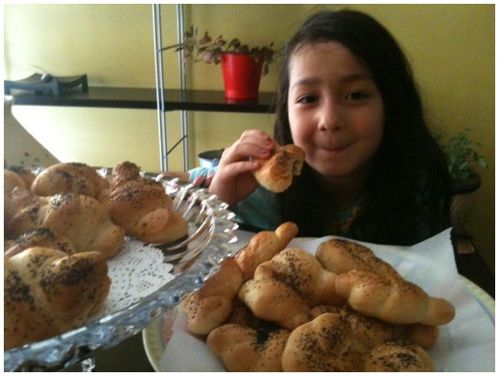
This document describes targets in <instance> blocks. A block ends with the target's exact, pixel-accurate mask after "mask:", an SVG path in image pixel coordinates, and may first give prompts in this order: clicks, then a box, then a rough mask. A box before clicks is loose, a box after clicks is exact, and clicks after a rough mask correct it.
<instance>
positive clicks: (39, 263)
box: [4, 247, 111, 350]
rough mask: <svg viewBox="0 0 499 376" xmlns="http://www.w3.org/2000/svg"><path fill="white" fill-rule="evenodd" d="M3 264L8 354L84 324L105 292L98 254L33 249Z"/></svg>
mask: <svg viewBox="0 0 499 376" xmlns="http://www.w3.org/2000/svg"><path fill="white" fill-rule="evenodd" d="M4 261H5V263H4V341H5V342H4V345H5V349H6V350H9V349H12V348H15V347H18V346H21V345H24V344H27V343H31V342H35V341H40V340H43V339H47V338H50V337H53V336H56V335H59V334H62V333H64V332H66V331H68V330H70V329H74V328H77V327H79V326H81V325H83V324H85V322H86V320H88V318H89V317H90V316H91V315H92V314H94V313H96V312H97V311H98V310H99V309H100V307H101V305H102V303H103V302H104V300H105V299H106V297H107V294H108V293H109V288H110V285H111V280H110V279H109V277H108V275H107V271H108V269H107V263H106V260H105V259H104V257H102V255H101V254H100V253H99V252H83V253H78V254H75V255H71V256H68V255H67V254H66V253H64V252H62V251H59V250H57V249H53V248H45V247H34V248H29V249H26V250H24V251H22V252H21V253H18V254H16V255H14V256H12V257H10V258H6V259H5V260H4Z"/></svg>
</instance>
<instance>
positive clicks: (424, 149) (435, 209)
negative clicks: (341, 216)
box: [274, 10, 450, 244]
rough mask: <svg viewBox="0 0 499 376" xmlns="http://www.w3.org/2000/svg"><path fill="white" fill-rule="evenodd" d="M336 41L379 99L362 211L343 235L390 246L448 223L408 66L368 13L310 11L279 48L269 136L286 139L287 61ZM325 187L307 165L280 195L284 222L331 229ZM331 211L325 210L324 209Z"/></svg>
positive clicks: (314, 231) (443, 177) (310, 232)
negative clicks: (381, 124)
mask: <svg viewBox="0 0 499 376" xmlns="http://www.w3.org/2000/svg"><path fill="white" fill-rule="evenodd" d="M328 41H335V42H339V43H341V44H342V45H344V46H345V47H346V48H348V49H349V50H350V51H351V52H352V53H353V54H354V55H355V56H356V57H357V58H358V59H359V61H361V62H363V63H364V64H365V65H366V66H367V67H368V69H369V70H370V72H371V74H372V76H373V79H374V82H375V84H376V85H377V87H378V90H379V91H380V93H381V96H382V98H383V105H384V111H385V128H384V134H383V139H382V141H381V145H380V147H379V149H378V152H377V154H376V156H375V160H374V161H373V168H372V170H371V173H370V175H369V177H368V179H367V182H366V184H367V192H366V195H365V197H364V199H363V201H362V205H361V215H360V216H359V217H358V218H357V219H356V222H355V223H354V226H352V230H351V232H350V233H348V234H347V235H348V236H351V237H354V238H357V239H359V240H364V241H371V242H381V243H389V244H413V243H415V242H418V241H420V240H423V239H424V238H425V237H429V236H431V235H433V234H435V233H437V232H439V231H441V230H443V229H445V228H446V227H448V226H449V201H450V177H449V174H448V171H447V162H446V157H445V155H444V153H443V152H442V150H441V149H440V147H439V146H438V144H437V143H436V141H435V140H434V138H433V137H432V135H431V133H430V131H429V129H428V127H427V124H426V121H425V119H424V114H423V107H422V103H421V98H420V96H419V93H418V91H417V88H416V86H415V83H414V80H413V76H412V71H411V68H410V66H409V64H408V62H407V60H406V58H405V56H404V53H403V52H402V50H401V49H400V47H399V46H398V44H397V42H396V41H395V39H394V38H393V37H392V36H391V34H390V33H389V32H388V31H387V30H386V29H385V28H384V27H383V26H382V25H381V24H379V23H378V22H377V21H376V20H375V19H373V18H372V17H370V16H369V15H367V14H364V13H361V12H357V11H352V10H340V11H323V12H319V13H316V14H314V15H312V16H311V17H310V18H309V19H308V20H306V21H305V23H304V24H303V25H302V27H301V28H300V29H299V30H298V31H297V32H296V33H295V35H294V36H293V37H292V38H291V40H290V41H289V42H288V44H287V45H286V47H285V55H284V59H285V60H284V66H283V69H282V72H281V77H280V84H279V89H278V93H277V102H276V124H275V128H274V136H275V138H276V140H277V141H278V142H279V143H280V144H282V145H284V144H289V143H293V139H292V137H291V130H290V126H289V118H288V107H287V100H288V89H289V69H288V67H289V61H290V59H291V57H292V56H293V53H294V52H295V51H296V49H297V48H300V46H302V45H304V44H310V43H312V44H313V43H320V42H328ZM328 197H330V195H328V192H327V187H326V184H325V183H323V182H322V179H321V178H320V177H319V176H318V175H317V174H316V172H315V171H314V170H312V169H311V168H310V167H309V166H307V165H305V167H304V169H303V171H302V175H301V176H300V177H298V178H297V179H295V182H294V183H293V186H292V187H291V188H290V189H289V190H288V191H286V192H284V193H283V194H281V195H280V197H279V199H280V202H281V207H282V211H283V219H284V220H293V221H295V222H296V223H297V224H298V225H299V227H300V230H301V235H302V236H323V235H326V234H329V233H331V231H330V230H329V224H330V221H331V219H332V217H331V216H330V215H328V211H327V210H325V209H324V208H327V205H328V202H329V201H330V200H331V199H330V198H328ZM330 212H331V211H329V213H330Z"/></svg>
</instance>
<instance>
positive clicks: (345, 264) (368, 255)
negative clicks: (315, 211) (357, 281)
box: [316, 239, 400, 278]
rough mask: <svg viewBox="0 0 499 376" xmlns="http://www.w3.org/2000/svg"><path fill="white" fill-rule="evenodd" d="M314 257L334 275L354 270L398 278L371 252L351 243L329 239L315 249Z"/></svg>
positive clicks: (389, 267) (395, 272) (387, 265)
mask: <svg viewBox="0 0 499 376" xmlns="http://www.w3.org/2000/svg"><path fill="white" fill-rule="evenodd" d="M316 257H317V259H318V260H319V261H320V263H321V264H322V266H323V267H324V268H325V269H327V270H329V271H331V272H333V273H336V274H341V273H345V272H348V271H349V270H353V269H356V270H365V271H369V272H373V273H376V274H379V275H383V276H385V277H393V278H400V276H399V274H398V272H397V270H395V269H394V268H393V267H392V266H391V265H390V264H388V263H387V262H385V261H383V260H381V259H380V258H378V257H376V255H375V254H374V252H373V251H372V250H370V249H369V248H367V247H364V246H363V245H361V244H358V243H355V242H352V241H348V240H341V239H331V240H328V241H326V242H324V243H321V244H320V245H319V247H317V252H316Z"/></svg>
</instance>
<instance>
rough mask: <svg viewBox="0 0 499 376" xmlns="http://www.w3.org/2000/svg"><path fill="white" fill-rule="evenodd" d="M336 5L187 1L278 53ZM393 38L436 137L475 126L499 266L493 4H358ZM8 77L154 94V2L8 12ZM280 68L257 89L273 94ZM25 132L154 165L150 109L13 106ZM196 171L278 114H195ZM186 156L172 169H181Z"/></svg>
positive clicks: (195, 84)
mask: <svg viewBox="0 0 499 376" xmlns="http://www.w3.org/2000/svg"><path fill="white" fill-rule="evenodd" d="M334 7H338V5H186V6H185V13H186V21H187V22H186V25H190V24H191V23H192V24H195V25H197V26H199V28H200V29H201V31H204V30H209V31H210V32H211V34H213V35H219V34H222V35H224V36H226V37H228V38H230V37H239V38H240V39H241V40H243V41H247V42H249V43H260V44H267V43H268V42H269V41H274V42H275V44H276V45H277V46H282V44H283V43H284V41H285V40H286V39H287V38H288V37H289V35H290V34H291V33H292V32H293V30H294V29H295V28H296V27H297V26H298V25H299V24H300V23H301V21H302V20H303V19H304V18H305V17H306V16H308V15H309V14H310V13H312V12H313V11H315V10H318V9H320V8H334ZM349 7H351V8H354V9H360V10H365V11H367V12H369V13H370V14H372V15H373V16H375V17H376V18H377V19H379V20H380V21H381V22H382V23H383V24H385V25H386V26H387V28H388V29H390V30H391V31H392V33H393V34H394V35H395V37H396V38H397V39H398V40H399V42H400V44H401V46H402V48H403V49H404V50H405V52H406V53H407V55H408V58H409V60H410V62H411V64H412V66H413V68H414V72H415V76H416V78H417V81H418V83H419V85H420V87H421V92H422V94H423V99H424V103H425V105H426V107H427V110H428V116H429V118H430V121H431V124H432V125H433V127H434V129H436V130H439V131H443V132H446V133H452V132H455V131H459V130H462V129H464V128H467V127H469V128H471V129H473V132H472V135H473V137H474V138H475V139H476V140H477V141H478V142H480V143H481V144H482V149H481V152H482V153H483V154H485V156H486V157H487V159H488V161H489V168H488V169H487V170H485V171H481V174H482V178H483V186H482V188H481V190H480V192H479V197H478V204H477V208H476V210H475V212H474V214H473V216H472V218H471V220H470V222H469V223H468V226H467V227H468V229H469V230H470V232H471V233H472V234H473V236H474V241H475V243H476V245H477V246H478V248H479V249H480V251H481V252H482V254H483V255H484V257H485V258H486V259H487V261H488V262H489V264H490V265H493V262H494V200H495V198H494V171H495V161H494V102H495V97H494V63H495V62H494V28H495V19H494V5H452V4H450V5H351V6H349ZM162 16H163V32H164V44H165V45H168V44H172V43H174V42H175V40H176V23H175V6H174V5H163V6H162ZM4 17H5V20H4V21H5V22H4V30H5V35H4V36H5V56H4V75H5V77H6V78H7V79H20V78H24V77H26V76H28V75H30V74H32V73H33V72H41V71H42V70H46V71H48V72H50V73H52V74H55V75H76V74H81V73H87V74H88V76H89V81H90V85H92V86H126V87H153V86H154V58H153V39H152V35H153V34H152V10H151V6H150V5H114V4H113V5H104V4H101V5H62V4H61V5H40V4H24V5H14V4H10V5H5V6H4ZM165 58H166V61H165V65H166V67H167V71H166V73H165V81H166V85H167V86H168V87H172V88H174V87H178V77H177V76H178V69H177V56H176V54H175V53H173V52H167V53H166V54H165ZM188 82H189V86H190V87H192V88H197V89H222V88H223V85H222V78H221V72H220V68H219V67H218V66H210V65H206V64H202V63H196V64H190V65H189V66H188ZM276 83H277V64H276V65H275V66H274V67H272V68H271V72H270V74H269V75H268V76H265V77H263V79H262V82H261V89H262V90H265V91H274V90H275V86H276ZM14 114H15V115H16V117H17V118H18V119H19V120H20V121H21V123H22V124H23V125H24V126H25V127H26V128H27V129H28V131H29V132H31V133H32V134H34V135H35V137H36V138H37V139H38V140H39V141H40V142H41V143H42V144H43V145H44V146H46V147H47V148H48V149H49V150H50V151H51V152H52V153H53V154H54V155H55V156H56V157H58V158H59V159H61V160H63V161H82V162H85V163H89V164H92V165H113V164H115V163H117V162H119V161H122V160H124V159H128V160H132V161H135V162H136V163H138V164H139V165H141V166H142V167H143V168H144V169H147V170H151V171H157V170H158V169H159V156H158V153H159V152H158V150H159V144H158V141H157V134H158V132H157V129H156V113H155V111H154V110H117V109H91V108H84V109H78V108H50V107H32V106H14ZM189 119H190V123H191V125H190V130H191V132H190V133H191V138H190V141H191V150H190V151H189V152H190V162H191V166H193V165H194V164H196V157H195V156H196V155H197V154H198V153H199V152H201V151H203V150H208V149H218V148H222V147H225V146H228V145H229V144H230V143H231V142H232V141H233V140H235V139H236V138H237V137H238V136H239V135H240V133H241V132H242V130H244V129H246V128H250V127H258V128H260V129H264V130H267V131H269V132H270V131H271V129H272V123H273V116H272V115H265V114H233V113H209V112H196V113H190V114H189ZM167 122H168V124H169V134H168V136H169V137H168V138H169V140H170V142H169V144H170V145H171V144H173V143H174V142H175V141H176V140H177V139H178V137H179V131H178V113H169V114H168V117H167ZM180 156H181V150H180V149H178V150H177V151H176V152H174V155H173V158H172V160H171V163H170V166H171V167H170V168H171V169H176V170H180V169H182V168H183V165H182V163H181V159H180Z"/></svg>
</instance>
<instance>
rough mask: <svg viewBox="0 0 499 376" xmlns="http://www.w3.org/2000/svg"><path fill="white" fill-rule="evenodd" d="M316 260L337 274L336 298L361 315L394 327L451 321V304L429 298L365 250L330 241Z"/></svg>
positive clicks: (417, 287) (452, 310) (345, 242)
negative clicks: (339, 298) (388, 323)
mask: <svg viewBox="0 0 499 376" xmlns="http://www.w3.org/2000/svg"><path fill="white" fill-rule="evenodd" d="M317 258H318V259H319V261H320V262H321V264H322V265H323V266H324V267H325V268H326V269H328V270H331V271H334V272H337V273H338V277H337V278H336V283H335V288H336V292H337V293H338V295H339V296H341V297H342V298H344V299H345V300H347V301H348V304H349V305H350V306H351V307H352V308H353V309H355V310H356V311H359V312H361V313H363V314H365V315H368V316H373V317H377V318H379V319H381V320H384V321H387V322H390V323H394V324H413V323H421V324H425V325H443V324H447V323H448V322H450V321H451V320H452V319H453V318H454V315H455V310H454V307H453V306H452V304H451V303H449V302H448V301H447V300H445V299H440V298H434V297H430V296H429V295H428V294H426V292H424V291H423V290H422V289H421V288H420V287H419V286H417V285H415V284H413V283H411V282H409V281H407V280H405V279H404V278H402V277H401V276H400V275H399V274H398V272H397V271H396V270H395V269H394V268H393V267H392V266H391V265H390V264H388V263H386V262H385V261H383V260H381V259H379V258H378V257H376V256H375V255H374V253H373V252H372V251H371V250H370V249H368V248H366V247H363V246H361V245H359V244H355V243H353V242H347V241H342V240H331V241H328V242H325V243H323V244H321V245H320V246H319V248H318V251H317Z"/></svg>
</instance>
